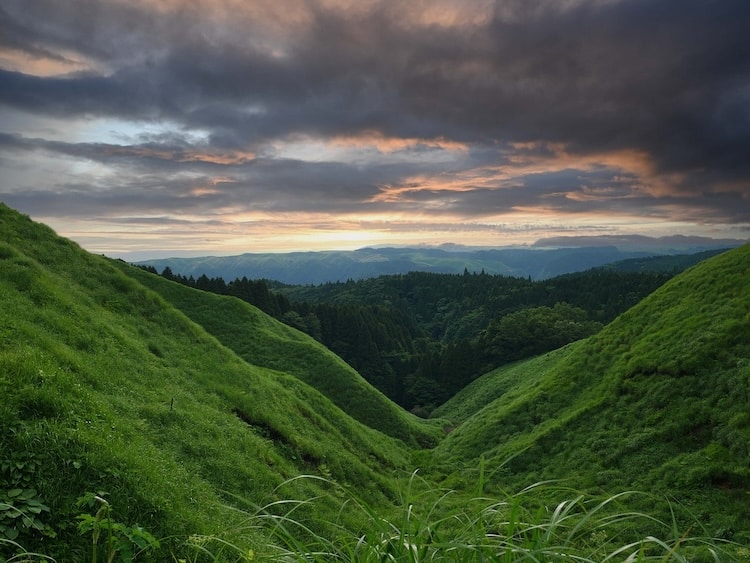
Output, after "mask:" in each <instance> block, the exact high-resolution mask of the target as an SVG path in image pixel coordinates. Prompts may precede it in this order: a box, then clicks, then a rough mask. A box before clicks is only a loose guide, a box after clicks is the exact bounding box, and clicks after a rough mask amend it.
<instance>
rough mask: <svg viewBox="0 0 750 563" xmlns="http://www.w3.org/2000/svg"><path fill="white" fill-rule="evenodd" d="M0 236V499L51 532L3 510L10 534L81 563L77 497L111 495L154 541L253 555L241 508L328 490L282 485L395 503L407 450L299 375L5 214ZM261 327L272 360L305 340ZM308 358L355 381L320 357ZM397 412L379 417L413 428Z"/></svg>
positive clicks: (314, 349) (123, 515)
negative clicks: (216, 545)
mask: <svg viewBox="0 0 750 563" xmlns="http://www.w3.org/2000/svg"><path fill="white" fill-rule="evenodd" d="M0 240H2V242H1V243H0V311H2V316H1V317H0V395H1V396H2V397H3V400H2V401H0V452H2V453H0V471H1V473H0V479H2V481H0V490H3V491H5V492H6V493H7V494H8V495H11V493H14V494H15V491H19V490H20V491H26V492H24V493H19V494H22V495H23V496H25V495H27V493H28V495H29V498H28V499H26V498H19V499H16V501H15V502H12V503H11V504H14V506H15V507H16V508H19V507H20V509H21V510H22V511H24V513H25V514H26V515H28V516H32V515H35V514H36V516H34V518H35V520H34V522H37V523H39V527H41V528H43V530H44V531H46V532H48V535H45V534H42V533H38V532H39V531H38V530H35V529H34V528H33V527H31V528H27V527H26V526H23V525H21V524H17V523H18V522H22V519H18V518H17V517H14V514H17V513H16V512H13V511H12V510H11V509H9V508H7V504H3V503H2V502H0V524H1V525H3V526H5V528H3V530H4V535H8V534H10V536H9V537H12V533H11V532H12V528H14V527H16V526H17V528H18V529H17V530H16V531H19V530H20V532H21V535H20V536H19V539H22V540H24V544H25V545H26V546H27V547H29V548H34V549H37V550H40V551H42V552H43V553H45V554H48V555H53V556H56V557H57V558H58V560H61V561H70V560H83V557H82V551H83V550H84V549H87V547H86V541H87V540H86V538H83V537H82V536H80V535H79V533H78V530H76V528H75V526H74V525H71V522H75V516H76V514H78V513H79V512H80V511H81V509H80V508H77V507H76V499H77V498H79V497H82V496H84V495H85V494H86V493H97V492H99V491H105V492H106V493H107V494H108V495H107V497H106V498H107V499H108V500H109V502H110V504H111V506H112V507H113V510H114V511H115V512H116V514H117V517H118V519H122V521H123V522H128V523H132V522H137V523H138V524H140V525H142V526H145V527H146V528H147V529H149V530H151V531H152V532H153V533H154V534H155V535H156V536H157V537H160V538H175V537H179V536H183V537H187V536H188V535H191V534H219V533H220V534H221V535H222V537H225V538H227V539H231V540H233V541H235V542H238V544H239V545H249V544H252V545H256V544H257V541H255V540H254V539H253V538H254V537H255V536H257V534H258V532H257V531H255V530H252V529H245V528H242V529H241V527H240V524H241V521H242V520H243V519H244V518H246V516H244V515H243V513H241V512H239V511H238V507H240V506H242V507H246V506H247V504H255V503H258V504H263V503H266V502H273V501H275V500H278V498H279V495H282V494H283V495H288V496H290V497H291V498H294V497H295V496H307V495H310V494H323V493H324V492H325V490H326V488H327V486H326V485H325V484H322V483H321V484H316V482H315V481H312V482H307V481H305V482H301V481H300V482H295V483H294V484H292V485H289V486H288V489H287V490H283V491H282V490H277V489H276V488H277V487H279V486H280V485H282V483H284V481H285V480H286V479H289V478H293V477H295V476H297V475H300V474H305V473H317V474H324V475H326V476H328V477H329V478H330V479H332V480H335V481H336V482H338V483H341V484H342V485H343V484H346V485H347V486H351V487H355V488H356V489H357V490H358V491H360V492H361V493H362V494H364V495H365V497H367V498H370V499H372V501H373V502H374V503H376V504H377V503H387V502H388V498H389V496H392V495H393V483H392V482H391V481H390V479H389V477H388V476H389V475H391V474H392V473H393V472H394V471H399V470H405V469H408V467H409V465H408V460H409V455H410V454H409V451H408V450H407V448H406V446H405V444H404V442H403V441H402V440H400V439H396V438H392V437H389V436H386V435H385V434H382V433H380V432H378V431H376V430H374V429H371V428H369V427H367V426H365V425H363V424H361V423H359V422H357V421H356V420H354V419H353V418H351V417H350V416H349V415H347V414H346V413H344V412H343V411H342V410H341V409H339V408H338V407H337V406H335V405H334V404H333V403H332V402H331V400H330V399H329V398H327V397H326V396H324V395H323V394H321V393H320V392H319V391H318V390H316V389H315V388H313V387H311V386H310V385H308V384H307V383H305V382H303V381H302V380H301V379H300V378H299V377H297V376H296V375H292V374H289V373H287V372H284V371H281V370H280V369H270V368H268V367H263V366H260V365H253V364H249V363H247V362H245V361H243V360H242V359H241V358H240V357H238V356H237V355H236V354H235V353H233V352H232V351H231V350H230V349H229V348H227V347H225V346H224V345H222V344H221V343H220V342H219V341H218V340H217V339H216V338H215V337H214V336H212V335H210V334H209V333H208V332H206V331H205V330H204V329H203V328H202V327H201V326H199V325H198V324H196V323H195V322H193V321H191V320H190V319H189V318H188V317H187V316H185V315H184V314H183V313H182V312H180V311H178V310H177V309H176V308H175V307H173V306H172V305H170V304H169V303H168V302H167V301H166V300H165V299H164V298H162V297H161V296H159V295H158V294H157V293H156V292H154V291H152V290H151V289H148V288H146V287H145V286H144V285H142V284H140V283H138V282H137V281H135V279H133V278H131V277H128V276H127V275H125V274H124V273H123V271H121V268H123V266H122V265H115V264H114V263H113V262H112V261H111V260H108V259H105V258H103V257H99V256H93V255H90V254H88V253H86V252H84V251H83V250H81V249H80V248H79V247H78V246H77V245H75V244H74V243H72V242H70V241H68V240H65V239H62V238H60V237H57V236H56V235H55V234H54V232H53V231H51V230H50V229H48V228H47V227H45V226H43V225H39V224H35V223H33V222H31V221H30V220H29V219H28V218H27V217H24V216H22V215H20V214H18V213H16V212H14V211H12V210H10V209H9V208H7V207H5V206H0ZM116 266H117V267H116ZM243 314H245V315H247V316H251V315H252V314H253V313H252V312H251V311H249V310H247V309H246V308H245V309H243ZM265 322H266V324H267V325H268V326H267V327H266V330H267V331H268V333H269V334H274V335H275V339H268V338H267V339H266V340H265V341H264V342H265V346H266V352H265V353H266V354H267V355H269V356H270V355H274V354H275V355H276V356H278V357H280V358H282V357H285V355H286V353H287V351H288V350H290V349H295V347H296V348H297V349H299V347H300V342H302V341H304V340H305V338H304V337H302V336H301V335H299V334H292V332H291V331H289V332H284V331H285V330H286V329H283V327H279V326H278V325H276V324H275V323H274V322H273V321H271V320H269V319H265ZM303 343H304V342H303ZM274 351H275V352H274ZM305 354H306V355H307V357H308V358H309V360H310V361H311V362H319V363H320V364H321V365H327V366H329V367H330V366H333V367H334V368H335V369H338V370H339V372H341V373H339V376H340V377H346V376H347V375H352V374H351V372H350V371H346V370H344V369H343V368H341V367H340V365H339V363H340V362H339V360H338V359H336V358H334V357H328V358H326V357H325V356H326V355H327V354H328V353H327V352H326V351H325V350H323V349H320V347H318V346H309V347H308V349H306V350H305ZM321 356H322V358H321ZM316 357H317V358H318V359H317V360H316V359H315V358H316ZM295 362H296V363H295ZM260 363H268V362H260ZM285 364H286V366H287V367H290V369H295V368H294V365H297V366H298V367H299V366H300V363H299V360H289V359H287V360H285ZM293 364H294V365H293ZM281 367H283V366H277V368H281ZM330 369H333V368H330ZM353 385H357V386H359V387H361V388H362V389H363V391H362V392H363V393H371V390H370V389H366V388H365V386H364V385H362V384H361V381H359V380H357V381H356V382H355V384H353ZM380 406H381V407H383V405H382V404H381V405H380ZM385 408H387V407H385ZM396 411H397V408H396V407H395V406H392V405H391V409H390V412H389V413H388V414H383V418H384V419H386V418H388V417H389V416H390V417H391V418H392V419H394V420H395V419H397V418H398V419H399V422H400V424H401V425H402V427H406V426H408V425H409V424H410V420H412V419H413V421H416V422H417V423H418V421H417V419H416V418H414V417H411V415H407V414H406V413H401V417H400V418H399V417H398V416H397V415H396V414H394V413H395V412H396ZM418 424H422V425H423V426H424V423H418ZM419 428H421V427H418V426H416V425H415V430H414V434H416V435H422V436H423V435H424V431H423V430H419ZM405 438H406V439H409V436H405ZM16 468H18V470H17V469H16ZM19 471H20V472H19ZM29 491H33V494H32V493H30V492H29ZM316 491H317V493H316ZM238 499H240V500H238ZM37 503H39V504H37ZM39 506H46V508H48V510H46V509H45V510H44V511H42V509H41V508H39ZM3 507H6V508H3ZM37 510H39V512H38V513H37V512H36V511H37ZM331 510H338V509H337V508H336V507H331ZM240 529H241V531H239V530H240ZM6 532H7V533H6ZM52 533H54V534H56V536H57V537H56V538H54V539H53V538H52V537H50V536H51V535H52ZM256 540H257V538H256ZM88 541H90V540H88ZM0 547H2V546H0ZM162 549H163V550H165V551H162V556H161V557H160V559H169V558H170V555H169V554H170V553H179V549H180V548H179V545H177V546H176V545H175V544H174V543H172V542H170V541H169V540H167V541H166V545H164V546H163V547H162Z"/></svg>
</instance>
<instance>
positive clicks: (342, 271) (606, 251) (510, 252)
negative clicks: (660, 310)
mask: <svg viewBox="0 0 750 563" xmlns="http://www.w3.org/2000/svg"><path fill="white" fill-rule="evenodd" d="M741 244H743V241H741V240H736V239H720V240H719V239H709V238H701V237H682V236H678V237H663V238H649V237H634V236H628V237H557V238H554V239H543V240H540V241H537V242H536V243H535V244H534V245H533V246H530V247H504V248H472V247H462V246H456V245H444V246H442V247H419V248H362V249H359V250H351V251H322V252H291V253H285V254H274V253H268V254H250V253H248V254H241V255H238V256H206V257H196V258H158V259H152V260H144V261H140V262H137V264H138V265H149V266H153V267H154V268H156V269H157V270H158V271H159V272H162V271H163V270H164V268H167V267H168V268H170V269H171V270H172V272H174V273H175V274H180V275H184V276H193V277H195V278H198V277H199V276H201V275H206V276H208V277H221V278H224V279H225V280H233V279H236V278H243V277H247V278H249V279H267V280H275V281H279V282H282V283H285V284H291V285H309V284H321V283H326V282H337V281H346V280H348V279H352V280H358V279H365V278H372V277H377V276H381V275H388V274H402V273H407V272H413V271H420V272H434V273H445V274H460V273H463V272H464V271H468V272H471V273H473V272H482V271H484V272H486V273H488V274H500V275H508V276H516V277H531V278H532V279H535V280H539V279H547V278H551V277H555V276H558V275H561V274H567V273H571V272H577V271H581V270H587V269H589V268H595V267H598V266H602V265H605V264H610V263H612V262H618V261H622V260H627V259H632V258H646V257H649V256H655V255H677V254H692V253H696V252H701V251H706V250H716V249H724V248H732V247H736V246H740V245H741ZM551 247H554V248H551Z"/></svg>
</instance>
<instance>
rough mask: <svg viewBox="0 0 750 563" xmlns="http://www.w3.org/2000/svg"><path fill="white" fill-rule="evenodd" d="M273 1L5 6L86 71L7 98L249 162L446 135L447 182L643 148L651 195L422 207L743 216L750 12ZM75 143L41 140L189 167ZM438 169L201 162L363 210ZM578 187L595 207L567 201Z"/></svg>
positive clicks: (133, 160)
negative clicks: (174, 132) (485, 169)
mask: <svg viewBox="0 0 750 563" xmlns="http://www.w3.org/2000/svg"><path fill="white" fill-rule="evenodd" d="M167 4H169V3H167ZM276 4H278V6H280V8H279V7H277V8H273V9H272V8H271V7H270V6H272V5H273V3H269V4H267V5H266V4H262V3H258V4H257V5H256V4H255V3H246V4H245V5H244V8H242V9H240V7H242V6H243V4H242V3H240V4H238V5H236V6H235V8H236V9H237V14H236V17H234V18H233V17H231V14H230V16H227V10H230V11H231V7H230V8H222V7H223V6H226V4H224V3H222V2H215V3H203V4H201V3H186V4H185V5H184V6H183V7H181V8H179V9H170V10H164V11H158V10H156V9H150V8H149V7H148V4H147V3H138V2H131V3H119V2H101V1H95V0H87V1H82V0H77V1H72V2H59V1H57V0H55V1H52V0H44V1H43V0H40V1H37V2H32V3H29V2H25V1H23V2H22V1H20V0H18V1H9V2H6V3H5V6H4V7H3V8H0V24H2V26H3V29H4V30H7V32H5V33H4V34H2V35H1V36H0V43H1V44H2V46H4V47H6V48H11V49H14V50H16V51H20V52H25V53H26V54H28V55H30V56H34V57H42V58H44V57H52V56H53V55H52V54H54V53H63V52H65V53H68V52H70V53H76V54H78V55H79V56H80V57H81V58H82V59H83V60H86V61H88V62H89V63H90V68H89V69H88V70H85V71H79V72H76V73H71V74H66V75H56V76H32V75H30V74H23V73H21V72H16V71H10V70H0V104H5V105H7V106H10V107H13V108H17V109H21V110H24V111H27V112H30V113H35V114H38V113H43V114H47V115H51V116H57V117H75V116H100V117H113V118H114V117H116V118H122V119H126V120H143V121H151V120H170V121H172V122H174V123H176V124H177V125H178V126H179V127H182V128H184V131H190V130H193V129H200V130H202V131H205V132H206V134H207V140H206V144H205V146H201V147H197V148H195V150H201V151H203V150H205V151H209V152H210V150H212V149H213V150H220V149H221V150H239V149H244V150H256V149H259V148H261V147H263V146H265V145H266V144H267V143H270V142H273V141H275V140H279V139H281V140H283V139H288V138H290V137H292V138H293V137H295V136H299V135H309V136H318V137H322V138H331V137H335V136H338V135H357V134H360V133H363V132H367V131H378V132H380V133H382V134H383V135H385V136H387V137H408V138H435V137H441V138H445V139H448V140H452V141H457V142H464V143H468V144H469V145H470V146H471V147H473V149H472V150H473V152H472V153H471V154H470V155H469V156H462V157H460V158H459V161H460V162H458V163H457V164H456V165H455V170H454V172H458V171H459V170H460V167H461V166H465V167H469V168H470V167H472V166H481V165H489V164H491V163H492V161H491V159H492V158H494V159H495V161H494V164H496V165H498V164H506V163H507V161H506V160H505V157H501V156H498V153H497V151H498V150H499V149H505V148H507V147H508V146H509V145H508V144H509V143H519V142H525V143H532V142H539V141H542V142H545V143H562V144H564V145H565V146H566V147H567V151H568V152H569V153H572V154H577V155H588V154H598V153H601V152H604V151H621V150H638V151H642V152H643V153H644V154H646V155H648V158H649V159H650V162H651V163H652V164H653V171H652V173H653V175H654V176H659V175H662V174H663V175H670V176H669V178H670V179H669V181H668V182H667V181H666V180H665V181H664V182H662V188H661V189H662V193H660V194H659V195H658V196H655V195H654V194H653V193H652V194H650V195H648V194H646V193H635V194H631V196H630V197H624V196H622V195H621V194H620V193H619V192H618V191H617V190H624V188H622V186H620V185H619V184H618V182H621V181H622V179H623V178H625V179H627V180H628V181H630V180H632V185H633V186H635V185H637V184H638V183H639V181H641V182H642V181H644V180H643V179H642V178H641V179H639V178H636V177H635V176H633V174H632V172H625V173H623V171H622V170H619V171H618V170H610V169H608V170H606V171H605V172H603V173H594V172H591V171H577V172H567V171H557V172H554V173H550V174H546V175H545V174H542V175H540V176H539V177H531V176H529V177H524V178H521V179H519V180H518V182H517V185H516V186H515V187H514V188H511V189H506V188H503V189H488V188H483V187H479V188H477V189H475V190H470V191H467V192H461V193H459V194H455V193H445V194H444V193H442V192H426V193H424V194H421V195H416V194H414V195H413V198H414V199H415V200H417V199H419V198H422V199H436V200H439V199H445V202H446V203H445V205H444V206H443V209H445V210H449V209H450V210H453V211H461V212H462V213H466V214H467V215H469V216H471V215H482V214H483V213H486V212H487V210H488V209H495V210H498V211H500V210H503V209H509V208H513V207H514V206H527V205H528V206H533V205H539V204H540V203H543V204H544V205H546V206H548V207H552V208H556V209H559V210H564V211H569V212H576V213H577V212H583V211H585V210H587V209H593V210H599V209H604V208H607V207H609V208H610V209H613V210H615V211H618V210H620V209H622V210H625V209H631V210H632V209H637V208H638V207H639V206H640V207H643V208H644V209H645V212H646V213H650V212H651V211H650V209H649V206H652V205H656V206H661V207H662V208H664V209H666V207H667V206H672V205H679V206H688V207H690V206H692V207H695V208H696V209H695V210H694V214H695V215H699V214H700V213H702V212H705V215H706V216H707V217H709V216H710V217H721V216H722V214H724V217H725V220H727V221H747V220H748V215H750V211H749V206H750V203H749V201H748V199H747V195H746V194H747V193H748V192H749V191H750V181H749V180H748V178H750V159H748V157H747V155H748V154H750V56H748V53H750V33H748V32H747V25H748V22H749V21H750V3H748V2H747V1H746V0H722V1H706V0H683V1H681V2H679V3H675V2H671V1H667V0H622V1H611V2H596V1H588V2H587V1H581V2H577V3H565V4H567V6H564V5H563V3H561V2H557V1H551V0H550V1H543V2H529V1H527V0H505V1H498V2H496V3H495V4H494V5H491V6H490V9H488V10H487V17H486V18H485V19H484V20H481V19H480V20H478V21H473V22H469V23H465V24H461V25H443V24H440V23H435V22H432V21H423V20H421V19H420V17H419V10H420V8H425V7H426V6H428V5H429V3H425V4H415V6H417V7H413V8H412V9H411V10H408V9H407V8H405V4H404V3H401V2H380V3H374V4H372V5H368V7H367V8H361V9H356V10H347V9H345V8H343V7H340V6H339V7H324V6H322V5H318V4H316V3H308V2H305V3H299V4H293V5H291V4H290V5H289V7H288V15H289V16H290V17H289V18H288V19H289V20H290V21H289V22H285V18H284V17H283V13H284V12H283V8H284V5H285V4H284V3H283V2H277V3H276ZM248 6H252V7H256V6H257V10H256V11H252V10H251V8H248ZM220 8H221V9H220ZM253 9H254V8H253ZM468 9H469V8H464V9H463V10H464V11H466V10H468ZM243 10H250V11H251V12H252V13H250V12H245V11H243ZM295 10H300V11H301V12H300V13H301V15H300V17H299V18H298V20H299V21H297V19H295V18H294V17H292V16H294V15H295ZM406 11H408V17H406V15H407V14H406V13H405V12H406ZM457 13H459V14H460V13H461V10H458V12H457ZM217 14H219V15H217ZM55 56H57V57H58V58H60V57H62V58H65V57H68V56H69V55H62V54H57V55H55ZM24 142H26V143H32V141H29V140H26V141H24ZM185 143H186V144H187V145H189V144H190V143H187V141H186V142H185ZM63 145H65V143H60V144H57V145H54V146H53V145H51V144H49V143H48V144H47V145H46V146H43V147H40V148H42V149H44V150H52V151H57V152H60V153H66V154H68V155H70V156H78V157H81V158H87V159H92V160H94V161H98V162H103V163H104V162H106V163H108V164H110V165H112V164H114V165H115V166H117V165H118V163H119V164H120V165H124V164H125V163H127V164H128V165H129V166H135V167H141V168H143V169H147V171H148V173H149V174H156V173H157V172H162V173H174V174H176V173H177V169H178V168H181V169H184V166H185V164H186V162H187V158H186V152H189V150H188V149H189V147H186V146H180V143H179V139H178V138H176V137H173V138H171V139H168V140H165V139H161V140H154V142H153V143H144V144H143V145H133V146H128V147H124V148H121V149H116V148H114V147H106V146H103V145H94V144H71V145H70V146H67V147H66V146H63ZM157 149H161V151H160V152H159V150H157ZM165 151H166V152H165ZM428 168H429V167H428V166H427V165H425V166H420V165H418V164H414V163H404V164H402V165H401V166H397V165H395V164H388V165H382V164H381V165H379V164H377V163H372V164H369V165H365V166H360V167H357V166H351V165H348V163H345V162H341V163H328V164H323V163H309V162H301V161H296V160H293V159H292V160H286V159H285V160H277V161H272V159H263V158H259V159H252V160H251V161H248V162H244V163H242V164H241V165H237V164H234V165H220V164H217V163H215V162H213V163H212V162H208V161H191V162H190V167H189V170H192V171H193V172H195V173H196V174H198V175H200V174H204V175H206V177H208V175H210V174H219V173H221V174H225V175H229V176H231V177H232V180H233V183H231V184H229V183H228V184H226V185H225V186H223V187H222V188H221V190H220V191H221V193H222V196H223V197H225V198H227V199H229V200H230V201H233V202H237V203H239V202H240V201H241V200H242V198H245V201H246V202H253V204H254V205H258V206H265V207H264V208H268V209H278V210H291V209H298V208H302V207H304V208H306V209H315V210H318V209H322V208H324V207H328V208H329V209H331V210H342V209H346V210H353V209H355V207H356V204H358V203H360V204H361V203H362V202H369V201H370V199H371V198H372V197H373V196H374V195H376V194H377V193H378V189H379V188H378V186H383V185H391V184H399V183H400V182H403V181H407V179H408V178H409V177H410V176H413V175H415V174H420V173H425V172H426V171H427V170H428ZM432 168H433V170H432V171H433V173H434V174H438V173H440V172H441V170H439V169H438V170H435V169H434V166H433V167H432ZM219 170H223V172H219ZM443 172H446V173H447V172H448V170H447V169H446V170H443ZM616 176H618V177H619V178H620V180H617V181H615V180H613V178H615V177H616ZM665 183H668V186H667V187H666V188H665V187H664V184H665ZM133 184H134V185H135V184H138V185H140V181H133ZM185 184H186V185H187V184H189V182H187V181H185ZM615 184H617V185H615ZM583 186H587V189H589V190H590V191H589V192H587V193H585V194H583V195H585V196H587V197H580V198H578V199H576V198H571V197H570V196H569V195H566V194H569V193H577V192H582V190H583ZM178 189H186V186H184V185H181V184H179V182H176V183H175V184H174V190H175V197H177V195H176V194H177V191H178ZM597 190H598V191H597ZM607 190H609V191H607ZM137 191H138V190H136V192H137ZM123 193H127V191H124V192H123ZM134 193H135V192H134ZM592 193H599V194H609V196H608V197H604V195H602V197H599V198H596V197H591V194H592ZM709 195H710V197H708V196H709ZM696 196H701V198H700V199H698V198H697V197H696ZM656 199H659V201H655V200H656ZM203 203H205V201H204V202H203ZM248 205H250V203H248ZM367 205H368V208H372V207H377V206H374V205H373V204H372V203H369V204H367ZM399 205H402V206H406V203H405V202H403V201H402V202H401V203H400V204H399ZM703 205H707V210H703V208H702V207H701V206H703ZM306 206H307V207H306ZM699 207H701V209H698V208H699ZM436 212H439V211H436Z"/></svg>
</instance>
